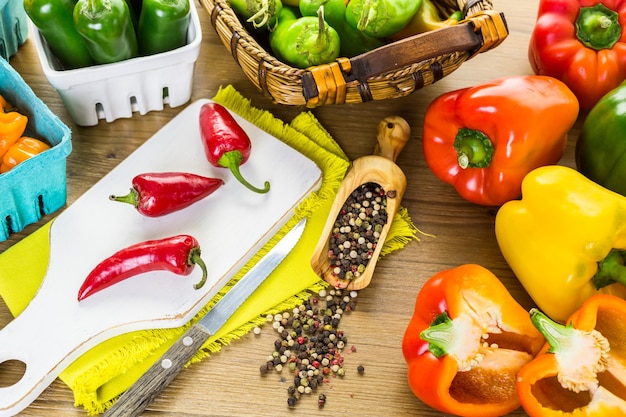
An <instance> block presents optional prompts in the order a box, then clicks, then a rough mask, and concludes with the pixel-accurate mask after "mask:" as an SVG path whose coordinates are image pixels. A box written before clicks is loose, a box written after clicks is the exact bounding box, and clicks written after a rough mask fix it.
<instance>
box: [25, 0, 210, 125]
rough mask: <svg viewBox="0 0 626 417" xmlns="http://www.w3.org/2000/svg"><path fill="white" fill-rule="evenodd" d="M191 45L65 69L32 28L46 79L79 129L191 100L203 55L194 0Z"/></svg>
mask: <svg viewBox="0 0 626 417" xmlns="http://www.w3.org/2000/svg"><path fill="white" fill-rule="evenodd" d="M190 8H191V21H190V24H189V29H188V32H187V44H186V45H185V46H182V47H180V48H177V49H174V50H172V51H167V52H163V53H160V54H155V55H150V56H145V57H137V58H132V59H128V60H125V61H121V62H116V63H113V64H104V65H94V66H91V67H86V68H78V69H72V70H63V69H61V68H62V67H61V65H60V64H59V62H58V60H57V58H56V57H55V56H54V55H53V54H52V52H51V51H50V49H49V47H48V45H47V44H46V41H45V39H44V38H43V36H42V35H41V34H40V33H39V31H38V30H37V28H36V27H35V26H34V25H32V24H31V30H32V31H33V34H34V39H35V47H36V49H37V54H38V55H39V61H40V62H41V67H42V69H43V72H44V74H45V75H46V78H48V81H49V82H50V84H51V85H52V86H53V87H54V88H55V89H56V90H57V91H58V93H59V95H60V96H61V99H62V100H63V103H64V104H65V107H66V108H67V110H68V112H69V113H70V115H71V116H72V119H73V120H74V122H75V123H76V124H77V125H79V126H94V125H97V124H98V122H99V120H100V119H105V120H106V121H107V122H108V123H110V122H112V121H114V120H116V119H119V118H129V117H132V116H133V112H139V113H140V114H141V115H144V114H146V113H148V112H150V111H154V110H156V111H160V110H163V107H164V105H165V104H168V105H169V106H170V107H177V106H181V105H183V104H185V103H186V102H188V101H189V100H190V98H191V90H192V85H193V71H194V67H195V63H196V60H197V59H198V56H199V54H200V43H201V42H202V30H201V27H200V19H199V17H198V11H197V8H196V6H195V4H194V0H191V1H190Z"/></svg>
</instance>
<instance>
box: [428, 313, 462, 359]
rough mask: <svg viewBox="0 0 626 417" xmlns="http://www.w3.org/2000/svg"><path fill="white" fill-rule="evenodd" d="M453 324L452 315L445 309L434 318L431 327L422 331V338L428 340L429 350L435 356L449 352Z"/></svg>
mask: <svg viewBox="0 0 626 417" xmlns="http://www.w3.org/2000/svg"><path fill="white" fill-rule="evenodd" d="M453 326H454V324H453V323H452V320H451V319H450V316H448V313H446V312H445V311H444V312H443V313H441V314H439V315H438V316H437V317H436V318H435V320H433V322H432V323H431V324H430V327H428V328H427V329H424V330H422V332H421V333H420V339H422V340H424V341H426V342H428V350H429V351H430V353H432V354H433V355H435V357H437V358H439V357H441V356H443V355H446V354H447V353H448V350H449V348H450V335H451V334H452V333H453V329H452V327H453Z"/></svg>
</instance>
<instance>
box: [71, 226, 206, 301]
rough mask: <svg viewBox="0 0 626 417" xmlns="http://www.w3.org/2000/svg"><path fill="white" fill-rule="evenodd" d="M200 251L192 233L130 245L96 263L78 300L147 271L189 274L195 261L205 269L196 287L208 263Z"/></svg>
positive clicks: (197, 287) (84, 283)
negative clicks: (190, 234)
mask: <svg viewBox="0 0 626 417" xmlns="http://www.w3.org/2000/svg"><path fill="white" fill-rule="evenodd" d="M200 252H201V251H200V245H199V244H198V241H197V240H196V238H195V237H193V236H189V235H176V236H171V237H167V238H163V239H156V240H147V241H145V242H140V243H136V244H134V245H131V246H128V247H126V248H124V249H121V250H119V251H117V252H115V253H114V254H113V255H111V256H109V257H108V258H106V259H104V260H103V261H102V262H100V263H99V264H98V265H96V267H95V268H94V269H93V270H92V271H91V272H90V273H89V275H87V278H85V281H83V284H82V285H81V287H80V289H79V290H78V301H82V300H84V299H85V298H87V297H89V296H90V295H92V294H94V293H96V292H98V291H102V290H103V289H105V288H108V287H110V286H111V285H113V284H117V283H118V282H121V281H123V280H125V279H128V278H131V277H133V276H136V275H138V274H142V273H144V272H149V271H170V272H173V273H175V274H177V275H189V274H191V273H192V272H193V270H194V266H195V265H198V266H199V267H200V269H202V278H201V280H200V281H199V282H198V283H197V284H195V285H194V288H195V289H199V288H201V287H202V286H203V285H204V283H205V282H206V279H207V267H206V265H205V263H204V261H203V260H202V258H201V257H200Z"/></svg>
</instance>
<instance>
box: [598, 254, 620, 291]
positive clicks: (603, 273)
mask: <svg viewBox="0 0 626 417" xmlns="http://www.w3.org/2000/svg"><path fill="white" fill-rule="evenodd" d="M616 282H619V283H620V284H622V285H626V251H624V250H621V249H611V251H610V252H609V254H608V255H607V256H606V258H604V259H603V260H601V261H600V262H598V271H597V272H596V273H595V275H594V276H593V285H594V286H595V287H596V289H600V288H602V287H606V286H607V285H611V284H614V283H616Z"/></svg>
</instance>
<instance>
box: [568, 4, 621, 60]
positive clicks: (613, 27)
mask: <svg viewBox="0 0 626 417" xmlns="http://www.w3.org/2000/svg"><path fill="white" fill-rule="evenodd" d="M618 17H619V16H618V14H617V12H616V11H615V10H611V9H609V8H608V7H606V6H605V5H604V4H602V3H598V4H596V5H595V6H593V7H581V8H580V12H579V14H578V18H577V19H576V37H577V38H578V40H579V41H581V42H582V43H583V44H584V45H585V46H587V47H589V48H592V49H595V50H601V49H611V48H612V47H613V45H615V44H616V43H617V41H618V40H619V39H620V37H621V36H622V28H621V25H620V24H619V19H618Z"/></svg>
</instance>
